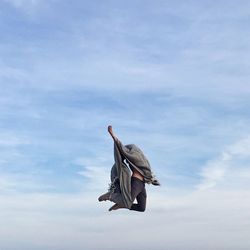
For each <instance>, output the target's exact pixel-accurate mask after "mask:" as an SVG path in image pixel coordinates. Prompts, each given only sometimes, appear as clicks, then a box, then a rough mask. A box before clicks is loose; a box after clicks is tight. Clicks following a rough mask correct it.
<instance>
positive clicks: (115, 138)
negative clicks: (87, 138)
mask: <svg viewBox="0 0 250 250" xmlns="http://www.w3.org/2000/svg"><path fill="white" fill-rule="evenodd" d="M108 132H109V133H110V135H111V136H112V138H113V140H114V141H116V140H118V138H117V137H116V136H115V134H114V132H113V128H112V126H111V125H109V126H108Z"/></svg>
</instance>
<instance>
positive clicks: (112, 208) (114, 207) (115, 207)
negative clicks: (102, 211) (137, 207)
mask: <svg viewBox="0 0 250 250" xmlns="http://www.w3.org/2000/svg"><path fill="white" fill-rule="evenodd" d="M119 208H125V207H124V206H123V205H120V204H115V205H113V206H112V207H111V208H110V209H109V211H112V210H117V209H119Z"/></svg>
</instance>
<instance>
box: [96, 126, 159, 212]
mask: <svg viewBox="0 0 250 250" xmlns="http://www.w3.org/2000/svg"><path fill="white" fill-rule="evenodd" d="M108 132H109V133H110V135H111V137H112V138H113V140H114V158H115V164H114V165H113V167H112V169H111V184H110V189H109V192H107V193H105V194H103V195H101V196H100V197H99V198H98V200H99V201H106V200H109V201H112V202H114V203H115V204H114V205H113V206H112V207H111V208H110V209H109V211H112V210H117V209H119V208H127V209H130V210H135V211H139V212H144V211H145V209H146V199H147V193H146V188H145V183H147V184H153V185H160V183H159V182H158V180H156V179H155V177H154V176H153V173H152V171H151V168H150V164H149V162H148V160H147V158H146V157H145V155H144V154H143V152H142V151H141V150H140V149H139V148H138V147H137V146H136V145H134V144H129V145H125V146H124V145H123V144H122V143H121V142H120V141H119V139H118V138H117V136H115V134H114V132H113V129H112V126H108ZM135 199H136V200H137V203H133V202H134V200H135Z"/></svg>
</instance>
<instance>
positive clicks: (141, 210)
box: [138, 207, 146, 212]
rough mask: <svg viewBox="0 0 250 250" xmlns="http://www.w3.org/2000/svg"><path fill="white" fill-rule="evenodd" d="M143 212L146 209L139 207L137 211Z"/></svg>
mask: <svg viewBox="0 0 250 250" xmlns="http://www.w3.org/2000/svg"><path fill="white" fill-rule="evenodd" d="M145 210H146V207H139V209H138V211H139V212H145Z"/></svg>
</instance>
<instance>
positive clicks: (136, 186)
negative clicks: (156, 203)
mask: <svg viewBox="0 0 250 250" xmlns="http://www.w3.org/2000/svg"><path fill="white" fill-rule="evenodd" d="M131 197H132V200H133V201H134V200H135V199H136V200H137V204H136V203H133V204H132V206H131V208H130V210H135V211H138V212H144V211H145V209H146V200H147V193H146V188H145V182H144V181H141V180H140V179H138V178H136V177H133V176H132V177H131Z"/></svg>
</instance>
